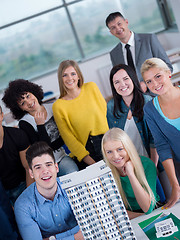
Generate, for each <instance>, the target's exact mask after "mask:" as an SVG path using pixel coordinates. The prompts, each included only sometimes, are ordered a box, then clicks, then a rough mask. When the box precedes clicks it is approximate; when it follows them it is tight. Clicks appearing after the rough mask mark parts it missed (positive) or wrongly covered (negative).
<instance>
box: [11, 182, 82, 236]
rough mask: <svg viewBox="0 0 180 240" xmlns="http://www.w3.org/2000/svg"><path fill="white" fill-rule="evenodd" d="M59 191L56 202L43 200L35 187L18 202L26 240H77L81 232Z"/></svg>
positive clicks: (61, 192) (63, 196)
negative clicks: (75, 239) (75, 237)
mask: <svg viewBox="0 0 180 240" xmlns="http://www.w3.org/2000/svg"><path fill="white" fill-rule="evenodd" d="M57 183H58V188H57V192H56V195H55V197H54V200H53V201H51V200H48V199H46V198H44V197H43V196H42V195H41V194H40V193H39V192H38V190H37V187H36V183H32V184H31V185H30V186H29V187H28V188H27V189H26V190H25V191H24V192H23V193H22V194H21V195H20V196H19V198H18V199H17V201H16V202H15V207H14V211H15V216H16V221H17V224H18V227H19V231H20V234H21V236H22V238H23V240H34V239H35V240H42V239H43V238H47V237H50V236H52V235H55V236H56V239H66V240H74V234H75V233H77V232H78V231H79V226H78V225H77V222H76V220H75V217H74V214H73V212H72V209H71V206H70V203H69V200H68V197H67V195H66V192H65V190H63V189H62V188H61V185H60V181H59V179H58V178H57Z"/></svg>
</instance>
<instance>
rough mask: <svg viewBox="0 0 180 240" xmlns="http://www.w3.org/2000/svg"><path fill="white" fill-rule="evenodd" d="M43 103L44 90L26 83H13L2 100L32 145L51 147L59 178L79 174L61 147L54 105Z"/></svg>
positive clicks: (22, 81) (25, 81)
mask: <svg viewBox="0 0 180 240" xmlns="http://www.w3.org/2000/svg"><path fill="white" fill-rule="evenodd" d="M42 99H43V90H42V87H40V86H39V85H37V84H35V83H32V82H30V81H27V80H24V79H17V80H15V81H12V82H10V83H9V87H8V88H7V89H6V90H5V93H4V97H3V101H4V103H5V104H6V106H7V107H8V108H10V110H11V112H12V113H13V116H14V118H15V119H18V120H19V127H20V128H21V129H23V130H24V131H25V132H26V134H27V135H28V137H29V140H30V143H31V144H33V143H34V142H37V141H45V142H47V143H48V144H49V145H50V146H51V148H52V149H53V152H54V156H55V159H56V162H57V163H58V166H59V173H58V176H62V175H65V174H68V173H71V172H74V171H78V170H79V169H78V167H77V165H76V163H75V162H74V161H73V159H72V158H70V157H69V156H68V155H67V154H66V153H65V151H64V148H63V147H62V146H63V145H64V141H63V140H62V138H61V136H60V134H59V131H58V128H57V126H56V123H55V121H54V117H53V112H52V104H53V103H48V104H42Z"/></svg>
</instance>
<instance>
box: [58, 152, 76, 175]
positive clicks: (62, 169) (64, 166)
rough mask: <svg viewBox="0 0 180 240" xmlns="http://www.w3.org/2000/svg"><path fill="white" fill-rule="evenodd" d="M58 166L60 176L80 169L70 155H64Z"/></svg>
mask: <svg viewBox="0 0 180 240" xmlns="http://www.w3.org/2000/svg"><path fill="white" fill-rule="evenodd" d="M58 167H59V172H58V174H57V176H58V177H60V176H63V175H66V174H69V173H72V172H76V171H79V168H78V166H77V165H76V163H75V162H74V160H73V159H72V158H70V157H69V156H64V157H63V158H62V159H61V161H60V162H59V163H58Z"/></svg>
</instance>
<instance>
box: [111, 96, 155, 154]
mask: <svg viewBox="0 0 180 240" xmlns="http://www.w3.org/2000/svg"><path fill="white" fill-rule="evenodd" d="M151 99H152V98H151V97H150V96H149V95H144V104H146V103H147V102H148V101H150V100H151ZM121 107H122V111H123V113H120V112H118V114H119V116H120V117H119V118H116V117H114V115H113V109H114V99H111V100H110V101H109V102H108V104H107V120H108V125H109V128H113V127H118V128H121V129H122V130H124V126H125V123H126V119H127V115H128V112H129V109H131V108H129V107H127V106H126V105H125V103H124V101H123V100H121ZM133 118H134V121H135V124H136V126H137V129H138V131H139V133H140V136H141V139H142V142H143V144H144V147H145V148H146V151H147V153H148V155H149V156H150V147H154V140H153V137H152V135H151V132H150V130H149V128H148V126H147V123H146V121H145V118H144V117H143V120H141V121H138V118H137V117H135V116H133Z"/></svg>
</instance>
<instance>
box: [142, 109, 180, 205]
mask: <svg viewBox="0 0 180 240" xmlns="http://www.w3.org/2000/svg"><path fill="white" fill-rule="evenodd" d="M147 110H148V109H146V108H145V111H144V113H145V117H146V120H147V123H148V126H149V128H150V130H151V132H152V135H153V137H154V140H155V145H156V147H157V151H158V154H159V156H160V159H161V161H162V164H163V167H164V169H165V171H166V174H167V176H168V179H169V181H170V184H171V186H172V192H171V197H170V199H169V201H168V203H167V204H166V205H165V207H172V206H173V205H174V204H175V203H176V202H177V201H178V199H179V197H180V186H179V183H178V180H177V177H176V173H175V169H174V163H173V160H172V151H171V148H170V146H169V144H168V142H167V141H166V139H165V136H164V135H163V134H162V132H161V131H160V130H159V127H158V126H157V124H156V122H155V120H154V119H153V118H151V116H152V115H153V114H151V115H150V114H149V113H148V112H147Z"/></svg>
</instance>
